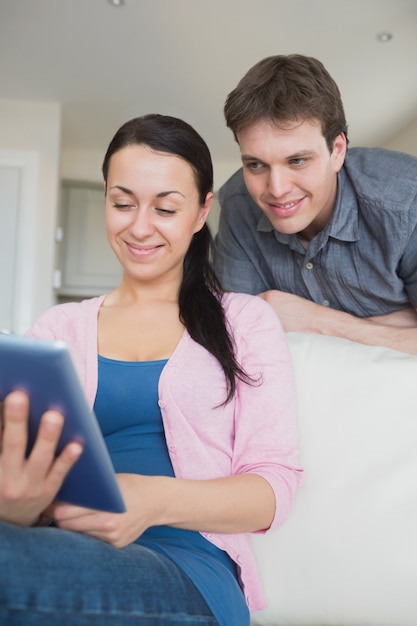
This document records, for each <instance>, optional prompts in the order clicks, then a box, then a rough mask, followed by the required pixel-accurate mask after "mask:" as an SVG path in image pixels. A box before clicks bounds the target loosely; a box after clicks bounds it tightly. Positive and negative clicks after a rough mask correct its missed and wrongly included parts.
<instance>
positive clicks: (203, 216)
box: [194, 191, 214, 233]
mask: <svg viewBox="0 0 417 626" xmlns="http://www.w3.org/2000/svg"><path fill="white" fill-rule="evenodd" d="M213 198H214V194H213V193H212V192H211V191H210V192H209V193H208V194H207V195H206V199H205V201H204V204H203V205H202V206H201V207H200V214H199V216H198V220H197V224H196V229H195V231H194V232H195V233H197V232H198V231H199V230H201V229H202V228H203V226H204V224H205V223H206V220H207V218H208V214H209V213H210V209H211V205H212V204H213Z"/></svg>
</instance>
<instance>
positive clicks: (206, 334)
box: [0, 115, 301, 626]
mask: <svg viewBox="0 0 417 626" xmlns="http://www.w3.org/2000/svg"><path fill="white" fill-rule="evenodd" d="M103 176H104V185H105V196H106V224H107V235H108V239H109V243H110V246H111V247H112V249H113V251H114V253H115V254H116V256H117V258H118V260H119V262H120V264H121V266H122V268H123V277H122V280H121V283H120V285H119V286H118V288H117V289H116V290H115V291H113V292H112V293H110V294H108V295H106V296H102V297H98V298H92V299H90V300H85V301H84V302H81V303H70V304H64V305H59V306H56V307H52V308H51V309H50V310H48V311H47V312H45V313H44V314H43V315H42V316H41V318H40V319H39V320H38V321H37V322H36V323H35V325H34V327H33V328H32V329H31V331H30V332H29V334H30V335H31V336H33V337H39V338H43V339H58V338H59V339H61V340H64V341H66V342H67V344H68V345H69V347H70V350H71V353H72V356H73V359H74V363H75V365H76V368H77V370H78V373H79V376H80V379H81V381H82V383H83V385H84V388H85V391H86V395H87V398H88V399H89V402H90V403H91V406H92V407H93V408H94V411H95V413H96V416H97V419H98V421H99V423H100V427H101V429H102V431H103V434H104V436H105V439H106V444H107V446H108V449H109V451H110V455H111V458H112V461H113V464H114V467H115V470H116V472H117V478H118V481H119V484H120V487H121V490H122V493H123V496H124V500H125V503H126V508H127V511H126V513H123V514H112V513H105V512H100V511H93V510H89V509H84V508H80V507H76V506H73V505H68V504H65V503H59V502H55V501H54V496H55V494H56V493H57V490H58V488H59V486H60V484H61V482H62V479H63V476H64V475H65V473H66V472H67V471H68V470H69V468H70V467H71V465H72V464H73V463H74V462H75V461H76V459H77V458H78V455H79V454H80V453H81V450H80V447H79V445H78V444H76V443H72V444H70V445H69V446H67V448H66V449H64V451H63V452H62V453H61V455H60V456H58V457H57V458H56V459H55V460H54V450H55V446H56V443H57V440H58V437H59V432H60V428H61V426H62V416H60V415H59V414H57V413H55V412H48V413H46V414H45V416H44V421H43V423H42V425H41V427H40V430H39V433H38V439H37V443H36V445H35V447H34V449H33V452H32V453H31V456H30V458H29V459H25V458H24V451H25V445H24V444H25V437H26V435H25V433H26V430H25V428H26V415H27V404H28V399H27V398H26V397H25V396H24V395H23V394H21V393H16V392H15V393H13V394H10V396H8V398H6V401H5V407H4V415H3V417H4V423H5V424H4V433H3V438H2V439H3V440H2V445H3V454H2V458H1V461H0V487H1V490H0V519H2V520H3V522H2V523H0V528H1V531H0V532H1V540H2V547H3V546H5V545H7V546H8V548H7V549H6V550H3V548H2V551H1V552H2V555H1V562H0V565H1V567H0V570H1V572H2V575H3V577H2V579H1V584H0V589H1V591H0V617H1V616H2V615H4V616H6V617H7V619H8V620H9V621H8V622H7V623H8V624H19V625H20V624H25V626H26V625H27V624H31V625H32V624H35V625H37V624H42V625H43V626H45V625H46V626H47V625H49V624H58V623H59V624H62V623H64V624H76V625H84V624H89V625H90V624H100V626H102V625H105V624H107V623H109V622H110V621H111V620H113V621H112V622H111V623H112V624H113V623H117V624H118V626H119V625H123V624H129V625H130V624H136V623H138V624H141V625H143V626H146V625H147V624H149V625H150V624H152V625H153V626H155V625H159V624H161V625H162V624H163V625H164V626H167V625H177V626H179V625H180V624H181V625H182V624H185V623H186V624H188V625H189V626H194V625H197V624H198V625H200V626H201V625H209V624H221V625H224V626H245V624H249V610H253V609H259V608H261V607H262V606H263V599H262V593H261V590H260V586H259V581H258V577H257V573H256V568H255V564H254V559H253V556H252V554H251V552H250V548H249V544H248V538H247V533H250V532H264V531H266V530H268V529H269V528H273V527H277V526H279V525H280V524H281V523H282V522H283V521H284V520H285V518H286V517H287V515H288V513H289V510H290V508H291V504H292V499H293V494H294V491H295V489H296V487H297V485H298V483H299V480H300V476H301V470H300V469H299V468H298V467H297V465H296V458H297V440H296V426H295V417H294V404H295V402H294V387H293V380H292V372H291V367H290V362H289V356H288V352H287V348H286V344H285V337H284V333H283V331H282V329H281V327H280V325H279V321H278V318H277V317H276V315H275V314H274V312H273V310H272V309H271V308H270V307H269V305H267V304H266V303H265V302H264V301H263V300H261V299H260V298H257V297H255V296H247V295H242V294H224V293H222V290H221V288H220V285H219V284H218V282H217V279H216V277H215V275H214V274H213V271H212V269H211V265H210V260H209V259H210V251H211V236H210V233H209V230H208V227H207V225H206V219H207V216H208V213H209V210H210V205H211V202H212V198H213V194H212V184H213V172H212V164H211V159H210V154H209V151H208V148H207V146H206V144H205V143H204V141H203V140H202V139H201V137H200V136H199V135H198V134H197V133H196V132H195V131H194V129H192V128H191V127H190V126H189V125H188V124H186V123H185V122H183V121H181V120H178V119H176V118H172V117H167V116H160V115H148V116H145V117H142V118H136V119H133V120H131V121H129V122H127V123H126V124H124V125H123V126H122V127H121V128H120V129H119V130H118V132H117V133H116V135H115V136H114V138H113V140H112V141H111V143H110V145H109V148H108V150H107V153H106V155H105V158H104V162H103ZM17 442H20V443H17ZM45 517H46V518H48V519H51V520H52V522H53V525H52V526H48V527H46V528H45V527H42V523H43V519H45ZM29 527H30V528H29Z"/></svg>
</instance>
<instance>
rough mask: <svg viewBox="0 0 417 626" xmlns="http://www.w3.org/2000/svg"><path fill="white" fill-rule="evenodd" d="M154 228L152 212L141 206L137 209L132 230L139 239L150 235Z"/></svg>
mask: <svg viewBox="0 0 417 626" xmlns="http://www.w3.org/2000/svg"><path fill="white" fill-rule="evenodd" d="M153 230H154V226H153V220H152V213H151V211H149V210H148V209H147V208H145V207H143V208H139V209H137V211H135V214H134V219H133V221H132V224H131V231H132V233H133V235H134V236H135V237H136V238H137V239H142V238H143V237H146V236H148V235H149V234H151V233H152V232H153Z"/></svg>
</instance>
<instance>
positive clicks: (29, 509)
mask: <svg viewBox="0 0 417 626" xmlns="http://www.w3.org/2000/svg"><path fill="white" fill-rule="evenodd" d="M0 415H1V418H2V419H1V421H0V423H1V432H0V441H1V449H0V519H1V520H3V521H8V522H11V523H14V524H19V525H21V526H31V525H33V524H34V523H36V521H37V520H38V519H39V516H40V514H41V513H42V512H43V511H44V509H45V508H46V507H47V506H48V505H49V504H50V503H51V502H52V501H53V499H54V498H55V496H56V493H57V492H58V490H59V488H60V487H61V485H62V483H63V480H64V478H65V476H66V475H67V473H68V472H69V470H70V469H71V467H72V466H73V465H74V463H75V461H76V460H77V459H78V458H79V456H80V454H81V453H82V447H81V445H80V444H79V443H75V442H74V443H70V444H68V445H67V446H66V447H65V448H64V450H63V451H62V452H61V454H60V455H59V456H58V457H57V458H55V451H56V447H57V444H58V441H59V438H60V435H61V431H62V426H63V423H64V418H63V416H62V415H61V414H60V413H58V412H57V411H47V412H46V413H45V414H44V415H43V416H42V419H41V422H40V425H39V431H38V434H37V437H36V441H35V443H34V445H33V448H32V451H31V453H30V456H29V458H25V453H26V448H27V443H28V415H29V398H28V397H27V395H26V394H24V393H23V392H21V391H14V392H12V393H10V394H9V395H8V396H7V397H6V398H5V400H4V402H3V403H2V405H1V407H0Z"/></svg>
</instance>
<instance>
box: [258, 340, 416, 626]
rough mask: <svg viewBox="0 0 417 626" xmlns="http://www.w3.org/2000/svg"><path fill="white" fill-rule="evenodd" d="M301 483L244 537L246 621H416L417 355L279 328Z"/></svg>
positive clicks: (375, 625)
mask: <svg viewBox="0 0 417 626" xmlns="http://www.w3.org/2000/svg"><path fill="white" fill-rule="evenodd" d="M288 340H289V345H290V350H291V354H292V358H293V363H294V369H295V377H296V384H297V393H298V402H299V427H300V447H301V452H302V454H301V462H302V464H303V466H304V468H305V480H304V484H303V486H302V487H301V488H300V490H299V491H298V493H297V496H296V501H295V507H294V510H293V512H292V514H291V516H290V518H289V519H288V521H287V522H286V523H285V524H284V525H283V527H282V528H280V529H279V530H276V531H273V532H271V533H269V534H267V535H265V536H258V535H256V536H253V537H252V538H251V541H252V543H253V547H254V550H255V554H256V557H257V561H258V564H259V568H260V572H261V577H262V580H263V586H264V590H265V593H266V597H267V601H268V608H266V609H265V610H263V611H259V612H256V613H254V614H253V615H252V624H253V625H254V626H255V625H256V626H416V625H417V357H413V356H411V355H406V354H403V353H400V352H396V351H393V350H388V349H384V348H376V347H369V346H363V345H360V344H356V343H352V342H349V341H345V340H343V339H337V338H330V337H324V336H320V335H309V334H302V333H288Z"/></svg>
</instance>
